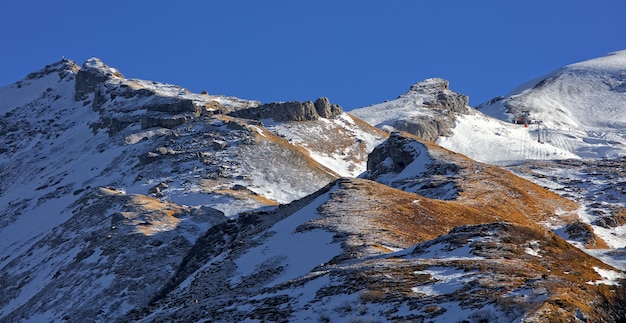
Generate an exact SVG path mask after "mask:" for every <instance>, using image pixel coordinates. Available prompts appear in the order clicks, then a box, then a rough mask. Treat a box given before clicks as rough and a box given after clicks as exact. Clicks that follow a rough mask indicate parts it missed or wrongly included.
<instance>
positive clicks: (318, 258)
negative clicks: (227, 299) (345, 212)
mask: <svg viewBox="0 0 626 323" xmlns="http://www.w3.org/2000/svg"><path fill="white" fill-rule="evenodd" d="M336 189H337V188H336V186H335V187H334V188H333V189H331V191H330V192H328V193H326V194H323V195H321V196H319V197H317V198H316V199H315V200H314V201H313V202H312V203H310V204H308V205H307V206H305V207H304V208H302V209H301V210H299V211H297V212H296V213H294V214H292V215H291V216H289V217H288V218H286V219H284V220H282V221H280V222H278V223H277V224H275V225H274V226H273V227H272V228H270V229H269V232H272V233H273V235H272V236H271V237H269V238H267V239H266V240H265V241H262V242H261V244H260V245H259V246H257V247H255V248H253V249H250V250H249V251H248V252H247V253H245V254H244V255H242V256H241V257H240V258H239V259H237V260H236V264H237V271H236V273H235V276H234V277H233V278H232V279H231V284H237V283H239V282H242V281H243V280H245V279H246V276H250V275H252V274H254V273H256V272H258V271H259V270H261V269H263V268H264V267H266V266H268V264H269V266H270V268H277V267H279V266H282V267H283V268H284V270H283V271H282V272H281V273H280V275H279V276H278V277H276V278H275V279H274V280H273V282H272V283H270V284H269V286H273V285H276V284H279V283H282V282H286V281H289V280H291V279H294V278H297V277H300V276H304V275H306V274H307V273H308V272H310V271H311V269H313V268H314V267H316V266H318V265H320V264H323V263H326V262H328V261H329V260H330V259H332V258H333V257H334V256H336V255H338V254H340V253H341V246H340V245H339V244H337V243H333V233H331V232H327V231H324V230H320V229H315V230H307V231H300V232H298V231H297V229H298V227H300V226H301V225H303V224H305V223H306V222H308V221H311V220H313V219H315V218H317V217H319V214H318V213H317V208H318V207H320V206H321V205H322V204H324V203H325V202H326V201H328V199H329V194H331V193H332V192H333V191H335V190H336Z"/></svg>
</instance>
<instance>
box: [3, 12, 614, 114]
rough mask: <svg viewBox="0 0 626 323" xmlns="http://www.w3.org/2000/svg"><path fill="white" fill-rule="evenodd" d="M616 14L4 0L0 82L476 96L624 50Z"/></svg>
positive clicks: (301, 96) (473, 99)
mask: <svg viewBox="0 0 626 323" xmlns="http://www.w3.org/2000/svg"><path fill="white" fill-rule="evenodd" d="M624 17H626V1H623V0H594V1H588V0H585V1H583V0H573V1H572V0H570V1H556V0H554V1H545V0H543V1H539V0H526V1H502V0H500V1H495V0H493V1H468V0H463V1H462V0H459V1H435V0H430V1H428V0H424V1H417V0H416V1H408V0H407V1H368V0H361V1H340V0H335V1H327V0H318V1H296V0H292V1H273V0H267V1H259V0H257V1H241V0H229V1H193V2H192V1H131V0H125V1H117V0H112V1H64V0H59V1H44V0H40V1H34V0H20V1H1V2H0V35H1V38H0V40H1V42H2V46H1V48H2V50H1V51H0V72H1V73H0V86H5V85H7V84H10V83H13V82H15V81H17V80H19V79H21V78H23V77H24V76H26V75H27V74H28V73H30V72H33V71H37V70H39V69H41V68H43V67H44V66H45V65H46V64H50V63H53V62H55V61H58V60H59V59H61V57H62V56H65V57H66V58H69V59H73V60H75V61H76V62H77V63H78V64H82V63H83V62H84V61H85V60H86V59H87V58H89V57H92V56H96V57H99V58H101V59H102V60H103V61H104V62H105V63H107V64H108V65H110V66H112V67H115V68H117V69H119V70H120V71H121V72H122V73H123V74H124V75H125V76H126V77H128V78H141V79H148V80H155V81H161V82H167V83H173V84H178V85H181V86H183V87H186V88H188V89H189V90H191V91H193V92H200V91H202V90H207V91H208V92H209V93H211V94H224V95H231V96H237V97H241V98H246V99H256V100H260V101H262V102H271V101H290V100H314V99H315V98H317V97H320V96H326V97H328V98H329V99H330V100H331V102H332V103H338V104H340V105H342V106H343V107H344V109H346V110H350V109H352V108H356V107H361V106H367V105H370V104H375V103H379V102H382V101H384V100H387V99H393V98H395V97H397V96H398V95H400V94H402V93H404V92H405V91H406V90H407V89H408V88H409V87H410V85H411V84H413V83H415V82H418V81H421V80H423V79H426V78H430V77H442V78H445V79H447V80H449V81H450V88H451V89H452V90H455V91H457V92H460V93H463V94H466V95H468V96H469V97H470V104H471V105H477V104H479V103H482V102H484V101H486V100H488V99H490V98H492V97H495V96H498V95H505V94H507V93H508V92H510V91H511V90H513V89H514V88H515V87H517V86H518V85H521V84H522V83H524V82H526V81H529V80H531V79H534V78H537V77H540V76H542V75H544V74H547V73H549V72H551V71H553V70H555V69H557V68H559V67H562V66H564V65H567V64H571V63H575V62H579V61H582V60H586V59H591V58H594V57H599V56H604V55H605V54H607V53H609V52H612V51H616V50H621V49H626V19H625V18H624ZM1 99H2V98H0V100H1Z"/></svg>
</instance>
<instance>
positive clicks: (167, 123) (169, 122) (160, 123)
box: [141, 113, 193, 129]
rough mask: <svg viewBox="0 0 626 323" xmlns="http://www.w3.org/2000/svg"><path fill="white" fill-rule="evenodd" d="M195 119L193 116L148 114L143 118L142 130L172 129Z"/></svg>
mask: <svg viewBox="0 0 626 323" xmlns="http://www.w3.org/2000/svg"><path fill="white" fill-rule="evenodd" d="M192 119H193V116H191V115H185V114H181V115H169V114H165V113H161V114H147V115H144V116H142V117H141V129H146V128H152V127H162V128H167V129H172V128H175V127H178V126H180V125H183V124H185V123H187V122H189V121H191V120H192Z"/></svg>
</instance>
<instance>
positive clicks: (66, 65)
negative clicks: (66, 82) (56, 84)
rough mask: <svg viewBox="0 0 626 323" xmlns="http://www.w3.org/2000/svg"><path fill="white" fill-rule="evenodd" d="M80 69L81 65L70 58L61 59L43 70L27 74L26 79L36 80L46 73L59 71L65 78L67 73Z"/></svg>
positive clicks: (74, 72) (61, 76)
mask: <svg viewBox="0 0 626 323" xmlns="http://www.w3.org/2000/svg"><path fill="white" fill-rule="evenodd" d="M79 70H80V67H79V66H78V65H76V63H75V62H74V61H72V60H69V59H65V58H63V59H61V60H60V61H58V62H55V63H52V64H50V65H47V66H46V67H44V68H43V69H42V70H40V71H37V72H33V73H30V74H28V76H26V78H25V79H26V80H36V79H40V78H42V77H44V76H46V75H51V74H55V73H58V74H59V77H60V78H61V79H63V78H65V77H66V76H67V75H70V74H76V73H77V72H78V71H79Z"/></svg>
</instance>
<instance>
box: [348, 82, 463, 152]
mask: <svg viewBox="0 0 626 323" xmlns="http://www.w3.org/2000/svg"><path fill="white" fill-rule="evenodd" d="M448 86H449V83H448V81H446V80H444V79H440V78H430V79H426V80H424V81H421V82H418V83H415V84H413V85H412V86H411V87H410V89H409V91H408V92H406V93H404V94H402V95H400V96H399V97H398V98H397V99H395V100H391V101H386V102H384V103H380V104H375V105H371V106H369V107H364V108H359V109H354V110H352V111H350V113H351V114H353V115H355V116H357V117H359V118H361V119H363V120H365V121H367V122H369V123H371V124H373V125H375V126H376V127H379V128H381V129H384V130H386V131H394V130H399V131H406V132H409V133H411V134H414V135H416V136H419V137H420V138H423V139H426V140H431V141H433V140H436V139H437V138H438V137H439V136H446V135H449V134H450V129H451V128H452V127H453V123H454V119H455V118H456V115H457V114H465V113H467V111H468V110H467V104H468V102H469V98H468V97H467V96H466V95H463V94H460V93H456V92H454V91H451V90H450V89H449V88H448Z"/></svg>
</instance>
